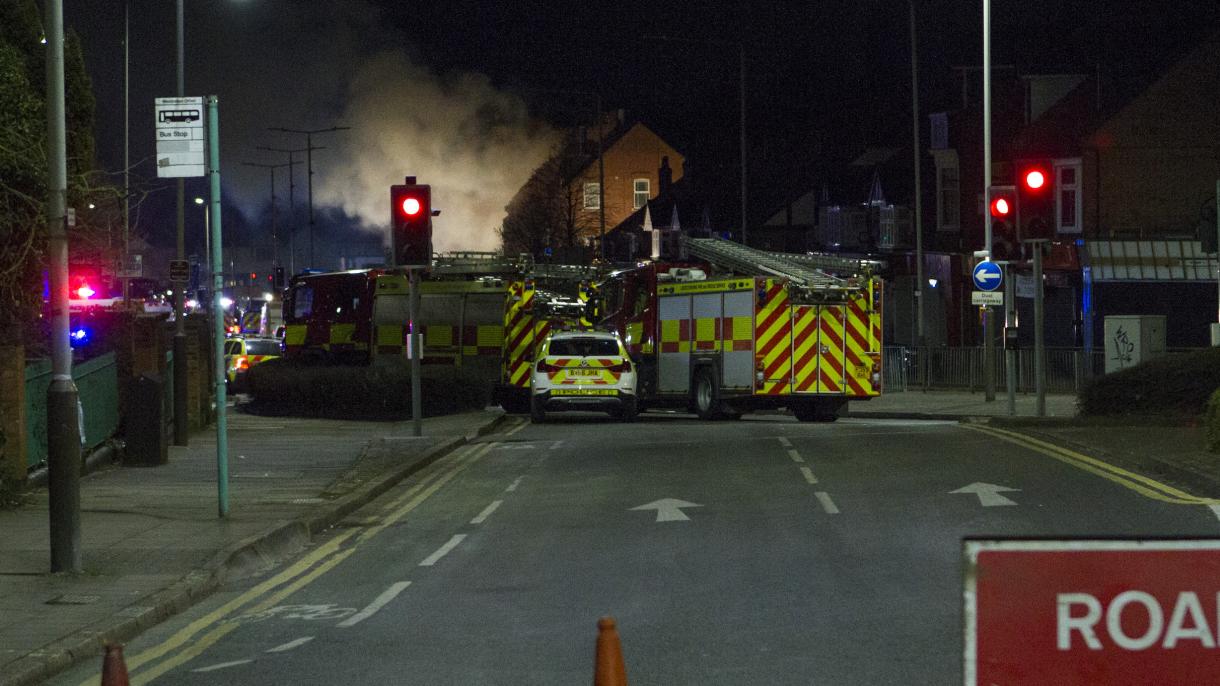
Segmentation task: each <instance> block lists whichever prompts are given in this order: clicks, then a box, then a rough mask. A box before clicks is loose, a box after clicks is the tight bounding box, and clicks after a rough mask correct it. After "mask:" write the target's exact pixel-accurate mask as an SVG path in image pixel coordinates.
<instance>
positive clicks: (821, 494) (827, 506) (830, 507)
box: [813, 491, 839, 514]
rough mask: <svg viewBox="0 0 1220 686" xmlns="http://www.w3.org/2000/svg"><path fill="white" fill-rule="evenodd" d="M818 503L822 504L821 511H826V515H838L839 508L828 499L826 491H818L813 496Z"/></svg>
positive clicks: (828, 495)
mask: <svg viewBox="0 0 1220 686" xmlns="http://www.w3.org/2000/svg"><path fill="white" fill-rule="evenodd" d="M813 495H814V496H815V497H816V498H817V499H818V502H819V503H822V509H823V510H826V514H839V508H838V506H836V505H835V501H833V500H831V499H830V494H829V493H827V492H826V491H818V492H817V493H814V494H813Z"/></svg>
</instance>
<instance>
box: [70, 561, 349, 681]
mask: <svg viewBox="0 0 1220 686" xmlns="http://www.w3.org/2000/svg"><path fill="white" fill-rule="evenodd" d="M354 552H356V549H355V548H347V549H345V550H341V551H339V552H337V553H335V554H334V555H332V556H331V557H330V558H329V559H327V560H326V561H325V562H323V563H322V564H320V565H318V566H317V567H316V568H314V569H313V571H311V572H309V573H308V574H306V575H305V576H303V577H301V578H299V579H297V580H296V581H294V582H292V584H290V585H288V586H287V587H285V588H283V589H281V590H279V591H277V592H276V593H274V594H272V595H271V596H269V597H268V598H267V599H266V600H264V601H262V602H261V603H259V604H257V605H255V606H253V607H252V608H250V612H251V614H257V613H259V612H263V611H265V610H269V609H271V608H273V607H275V606H276V605H279V604H280V601H282V600H283V599H285V598H287V597H288V596H290V595H292V594H293V593H296V592H297V591H299V590H301V589H302V588H304V587H305V586H307V585H309V584H311V583H313V582H314V581H315V580H316V579H317V578H318V577H320V576H322V575H323V574H325V573H327V572H329V571H330V570H332V569H334V568H335V567H336V566H337V565H338V564H339V563H340V562H343V561H344V560H346V559H347V558H348V557H349V556H351V554H352V553H354ZM239 626H241V622H225V623H223V624H221V625H220V626H217V627H216V628H214V629H212V630H211V631H209V632H208V633H206V634H204V635H203V636H201V637H200V638H199V640H197V641H195V642H194V643H192V644H190V645H189V646H188V647H187V648H186V649H185V650H183V651H182V652H180V653H178V654H176V655H174V656H173V657H171V658H170V659H168V660H165V661H164V662H161V663H158V664H157V665H156V666H155V667H153V668H151V669H149V670H148V671H146V672H143V673H141V674H139V675H136V676H133V677H131V679H130V681H131V686H141V685H142V684H147V683H149V682H150V681H152V680H153V679H156V678H157V677H159V676H161V675H163V674H165V673H166V672H168V671H170V670H171V669H174V668H175V667H180V666H182V665H184V664H186V663H187V662H190V661H191V660H193V659H195V658H197V657H199V656H200V655H202V654H203V651H205V650H207V649H208V648H211V647H212V646H213V645H215V644H216V643H217V642H218V641H219V640H220V639H222V638H224V637H225V636H226V635H228V634H229V633H231V632H233V631H235V630H236V629H237V627H239ZM129 671H130V670H129ZM87 683H92V680H90V681H89V682H87Z"/></svg>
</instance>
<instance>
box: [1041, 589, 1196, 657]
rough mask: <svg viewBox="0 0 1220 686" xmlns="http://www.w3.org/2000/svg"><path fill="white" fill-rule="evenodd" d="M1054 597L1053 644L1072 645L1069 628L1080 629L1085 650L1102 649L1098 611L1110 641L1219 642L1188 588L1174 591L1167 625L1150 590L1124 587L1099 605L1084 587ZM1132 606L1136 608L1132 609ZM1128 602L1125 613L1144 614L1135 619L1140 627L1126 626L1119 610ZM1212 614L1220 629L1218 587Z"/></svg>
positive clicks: (1132, 646)
mask: <svg viewBox="0 0 1220 686" xmlns="http://www.w3.org/2000/svg"><path fill="white" fill-rule="evenodd" d="M1055 601H1056V606H1057V608H1056V609H1057V613H1056V615H1057V622H1056V627H1057V631H1056V635H1057V641H1056V645H1057V647H1058V648H1059V650H1071V649H1072V647H1073V646H1072V637H1073V635H1074V634H1078V635H1079V637H1080V644H1083V645H1084V646H1085V647H1087V648H1088V649H1089V650H1102V648H1103V644H1102V642H1101V639H1099V638H1098V630H1097V625H1098V623H1099V622H1100V621H1101V619H1102V616H1103V615H1104V616H1105V634H1106V636H1108V637H1109V639H1110V642H1111V643H1113V644H1114V645H1116V646H1118V647H1119V648H1122V649H1124V650H1147V649H1148V648H1151V647H1152V646H1154V645H1157V644H1158V643H1159V644H1160V646H1161V647H1162V648H1165V649H1172V648H1175V647H1177V645H1178V643H1179V642H1180V641H1198V642H1199V644H1200V645H1201V646H1202V647H1204V648H1215V647H1216V645H1217V643H1218V642H1220V636H1216V635H1215V634H1214V632H1213V630H1212V627H1210V626H1209V625H1208V623H1207V617H1206V615H1205V613H1204V612H1203V605H1202V603H1200V602H1199V595H1198V594H1197V593H1194V592H1193V591H1183V592H1181V593H1179V594H1178V597H1177V600H1176V601H1175V602H1174V605H1173V612H1172V613H1171V614H1170V617H1169V624H1168V626H1166V624H1165V612H1164V609H1163V608H1162V607H1161V604H1160V603H1159V602H1158V601H1157V599H1156V598H1155V597H1154V596H1153V595H1152V594H1150V593H1146V592H1144V591H1123V592H1122V593H1119V594H1118V595H1116V596H1114V598H1113V599H1112V600H1111V601H1110V603H1109V604H1108V605H1107V606H1105V607H1104V608H1103V607H1102V603H1101V601H1100V600H1098V599H1097V597H1096V596H1093V595H1090V594H1088V593H1060V594H1058V595H1056V597H1055ZM1136 607H1138V608H1140V609H1139V610H1136V609H1135V608H1136ZM1128 608H1131V610H1130V611H1129V612H1128V617H1130V616H1132V615H1134V614H1139V615H1140V616H1142V617H1145V618H1146V619H1145V620H1144V622H1143V623H1142V624H1141V625H1140V626H1141V627H1142V630H1131V625H1130V624H1128V626H1127V628H1124V626H1123V615H1124V612H1125V611H1128ZM1216 617H1217V625H1218V626H1217V630H1220V593H1217V594H1216ZM1129 631H1130V633H1128V632H1129ZM1162 632H1163V633H1162ZM1078 645H1079V644H1078Z"/></svg>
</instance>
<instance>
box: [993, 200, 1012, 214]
mask: <svg viewBox="0 0 1220 686" xmlns="http://www.w3.org/2000/svg"><path fill="white" fill-rule="evenodd" d="M1011 213H1012V204H1011V203H1009V202H1008V198H995V199H994V200H992V201H991V216H993V217H1007V216H1008V215H1009V214H1011Z"/></svg>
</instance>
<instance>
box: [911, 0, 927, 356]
mask: <svg viewBox="0 0 1220 686" xmlns="http://www.w3.org/2000/svg"><path fill="white" fill-rule="evenodd" d="M907 4H908V6H909V8H910V14H911V136H912V138H913V139H914V144H913V145H912V148H913V156H914V160H913V161H914V164H915V344H916V345H918V346H919V347H921V348H922V347H924V346H925V345H927V338H926V337H925V332H924V316H923V312H924V309H923V308H924V304H923V300H924V290H923V284H924V278H923V277H924V274H923V195H922V190H921V185H920V181H921V179H920V174H919V172H920V169H921V165H920V163H919V162H920V150H919V147H920V145H919V67H918V66H917V51H916V49H915V48H916V45H917V43H916V41H915V0H909V2H908V3H907Z"/></svg>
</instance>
